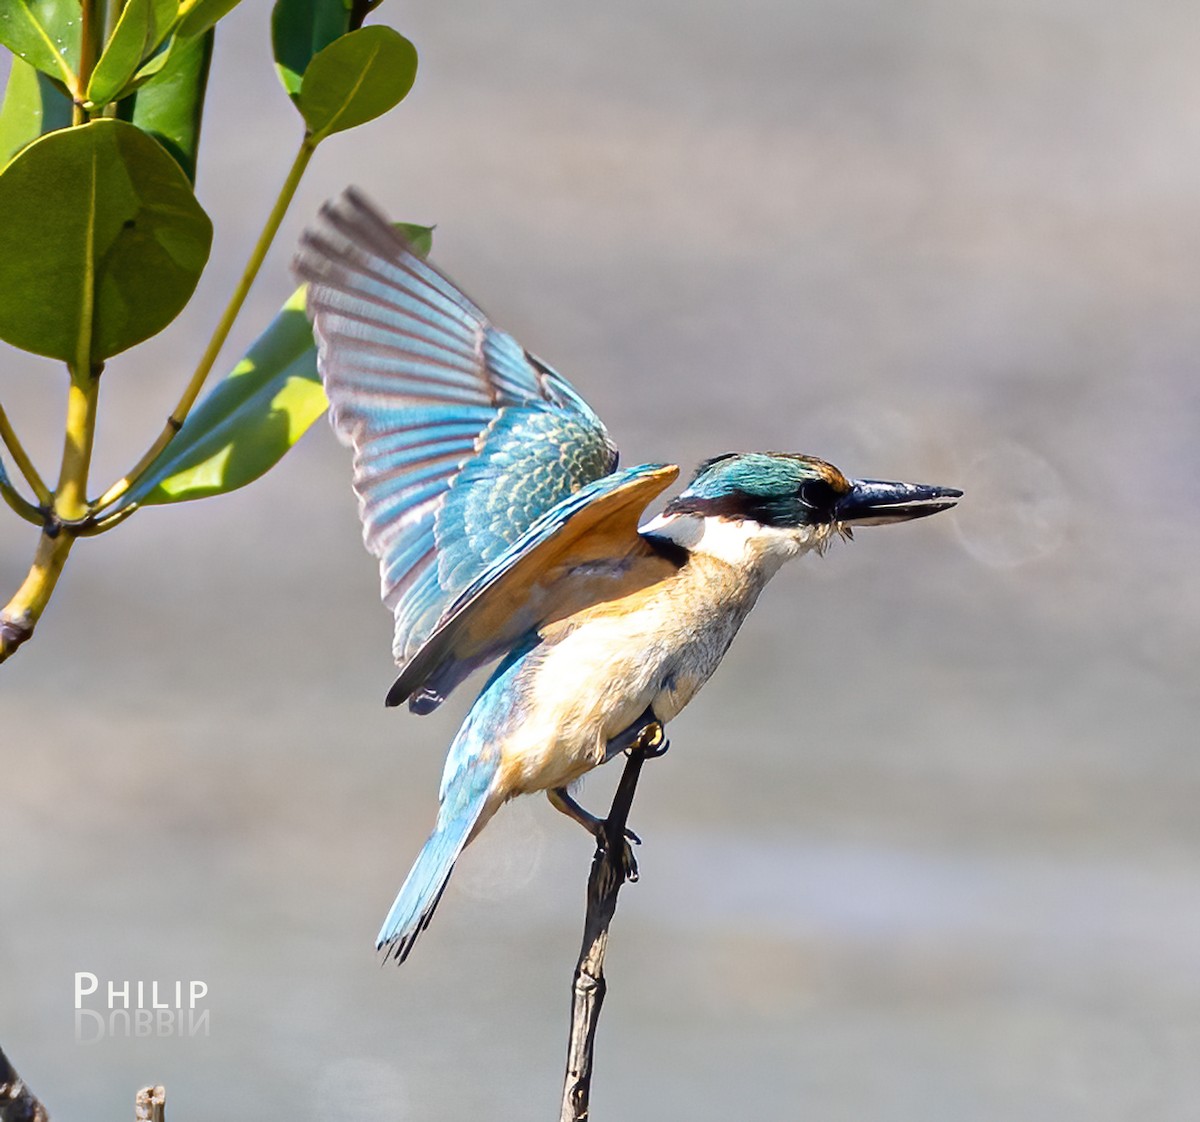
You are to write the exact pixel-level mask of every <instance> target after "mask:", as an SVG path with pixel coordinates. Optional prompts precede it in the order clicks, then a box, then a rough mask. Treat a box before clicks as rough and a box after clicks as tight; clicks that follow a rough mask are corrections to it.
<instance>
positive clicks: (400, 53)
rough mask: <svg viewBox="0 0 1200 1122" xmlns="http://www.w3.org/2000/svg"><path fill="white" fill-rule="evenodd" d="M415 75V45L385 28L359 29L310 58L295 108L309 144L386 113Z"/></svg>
mask: <svg viewBox="0 0 1200 1122" xmlns="http://www.w3.org/2000/svg"><path fill="white" fill-rule="evenodd" d="M416 76H417V49H416V47H414V46H413V45H412V44H411V43H410V42H409V41H408V40H407V39H405V38H404V36H403V35H401V34H400V33H399V32H398V31H393V30H392V29H391V28H390V27H382V26H374V27H363V28H360V29H359V30H358V31H351V32H350V33H349V34H348V35H343V36H342V37H341V38H340V39H338V40H335V41H334V42H333V43H330V44H329V46H328V47H326V48H325V49H324V50H323V51H321V52H320V53H318V54H317V55H315V56H314V57H313V60H312V62H310V63H309V64H308V69H307V70H306V71H305V72H304V81H303V83H302V84H301V86H300V98H299V101H298V102H297V104H298V105H299V107H300V112H301V113H302V114H303V115H304V120H305V123H306V124H307V125H308V131H309V133H310V134H311V135H312V138H313V140H315V141H321V140H324V139H325V137H327V136H329V135H330V134H331V133H335V132H341V131H342V130H343V129H351V128H354V127H355V126H356V125H361V124H364V123H365V122H367V121H371V120H374V118H376V117H379V116H381V115H382V114H384V113H386V112H387V111H388V110H389V109H391V108H392V106H393V105H396V104H397V103H398V102H400V101H402V100H403V98H404V96H405V94H407V93H408V91H409V90H410V89H412V84H413V80H414V79H415V78H416Z"/></svg>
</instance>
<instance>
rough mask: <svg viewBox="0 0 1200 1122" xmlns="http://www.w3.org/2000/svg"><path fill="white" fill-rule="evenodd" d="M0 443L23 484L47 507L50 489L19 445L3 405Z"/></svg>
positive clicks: (49, 499)
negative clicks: (26, 484) (20, 476)
mask: <svg viewBox="0 0 1200 1122" xmlns="http://www.w3.org/2000/svg"><path fill="white" fill-rule="evenodd" d="M0 441H3V443H4V446H5V447H6V448H7V449H8V450H9V452H10V453H11V454H12V458H13V463H15V464H16V465H17V470H18V471H19V472H20V473H21V474H22V475H23V476H25V482H26V483H28V484H29V486H30V487H31V488H33V493H34V494H35V495H36V496H37V500H38V502H39V503H41V504H42V506H49V505H50V503H51V501H52V499H51V496H50V488H49V487H47V486H46V484H45V483H44V482H43V480H42V477H41V476H40V475H39V474H38V470H37V468H35V467H34V466H33V461H32V460H31V459H30V458H29V454H28V453H27V452H26V451H25V448H24V446H23V445H22V444H21V441H20V438H19V437H18V436H17V433H16V430H15V429H14V428H13V427H12V425H11V423H10V422H9V420H8V414H7V413H5V412H4V406H3V405H0Z"/></svg>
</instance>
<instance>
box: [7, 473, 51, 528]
mask: <svg viewBox="0 0 1200 1122" xmlns="http://www.w3.org/2000/svg"><path fill="white" fill-rule="evenodd" d="M0 498H3V499H4V501H5V502H6V503H8V505H9V506H10V507H12V508H13V511H14V512H15V513H17V514H19V515H20V516H21V517H22V518H24V519H25V521H26V522H32V523H33V524H34V525H35V526H41V525H42V524H43V523H44V522H45V521H46V517H45V515H44V514H43V512H42V511H40V510H38V508H37V507H36V506H34V505H33V503H31V502H30V501H29V500H28V499H27V498H25V496H24V495H22V494H21V492H20V491H18V490H17V489H16V488H15V487H14V486H13V485H12V484H11V483H10V482H9V481H8V476H7V475H6V474H5V472H4V463H3V462H2V461H0Z"/></svg>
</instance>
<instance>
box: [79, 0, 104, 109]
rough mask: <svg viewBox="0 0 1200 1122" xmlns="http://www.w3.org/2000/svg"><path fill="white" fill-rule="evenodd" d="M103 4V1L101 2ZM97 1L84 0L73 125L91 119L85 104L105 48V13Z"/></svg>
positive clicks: (81, 13) (81, 15)
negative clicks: (89, 87)
mask: <svg viewBox="0 0 1200 1122" xmlns="http://www.w3.org/2000/svg"><path fill="white" fill-rule="evenodd" d="M101 3H102V0H101ZM96 4H97V0H82V8H81V11H80V17H79V18H80V26H79V70H78V71H77V72H76V88H75V89H73V90H72V91H71V99H72V103H73V104H72V106H71V124H72V125H83V124H86V123H87V121H88V120H89V119H90V116H89V114H88V112H87V110H85V109H84V107H83V103H84V101H85V100H86V98H87V88H88V82H89V81H90V80H91V77H92V71H93V70H94V69H95V67H96V61H97V60H98V59H99V57H100V53H101V51H102V50H103V48H104V12H103V9H101V10H100V11H97V10H96Z"/></svg>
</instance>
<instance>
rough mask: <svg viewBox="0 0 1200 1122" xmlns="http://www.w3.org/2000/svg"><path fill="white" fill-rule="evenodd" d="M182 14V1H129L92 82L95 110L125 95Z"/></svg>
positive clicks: (90, 91)
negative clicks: (142, 66)
mask: <svg viewBox="0 0 1200 1122" xmlns="http://www.w3.org/2000/svg"><path fill="white" fill-rule="evenodd" d="M0 2H3V0H0ZM178 14H179V0H128V2H127V3H126V5H125V8H124V10H123V11H122V12H121V18H120V19H119V20H117V26H116V27H114V28H113V32H112V35H110V36H109V39H108V43H107V44H106V46H105V48H104V52H103V54H101V56H100V58H99V60H98V61H97V63H96V66H95V68H94V69H93V70H92V76H91V79H90V81H89V82H88V88H87V100H88V101H89V102H90V103H91V104H92V105H93V106H101V105H107V104H108V103H109V102H111V101H116V99H117V98H118V97H119V96H120V95H121V94H122V93H123V92H125V88H126V86H127V85H128V84H129V81H130V79H131V78H132V77H133V76H134V74H135V73H136V72H137V69H138V67H139V66H141V64H142V63H143V62H144V61H145V60H146V59H148V58H149V57H150V56H151V55H152V54H154V52H155V51H156V50H157V49H158V48H159V47H160V46H161V45H162V43H163V41H164V40H165V39H166V37H167V34H168V32H169V31H170V30H171V26H172V24H174V22H175V17H176V16H177V15H178Z"/></svg>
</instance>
